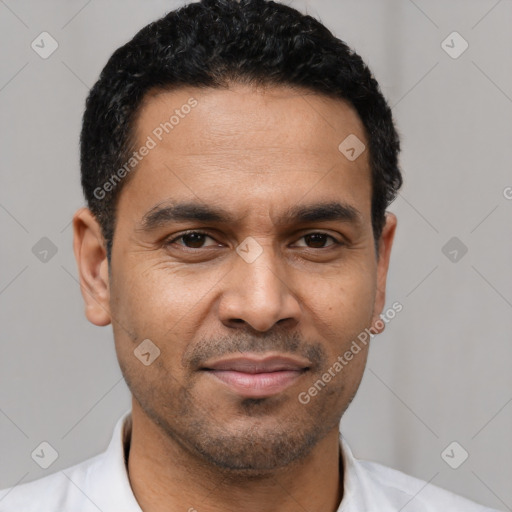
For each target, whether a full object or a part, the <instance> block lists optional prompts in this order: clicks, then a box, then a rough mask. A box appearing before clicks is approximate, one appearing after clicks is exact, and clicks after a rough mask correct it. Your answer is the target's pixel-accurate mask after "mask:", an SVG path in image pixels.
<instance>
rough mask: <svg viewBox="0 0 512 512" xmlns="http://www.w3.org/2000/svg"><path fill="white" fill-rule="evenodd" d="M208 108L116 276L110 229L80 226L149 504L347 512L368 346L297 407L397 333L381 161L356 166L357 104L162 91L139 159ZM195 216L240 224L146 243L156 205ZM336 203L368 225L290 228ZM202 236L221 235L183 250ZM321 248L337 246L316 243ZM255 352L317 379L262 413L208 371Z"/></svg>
mask: <svg viewBox="0 0 512 512" xmlns="http://www.w3.org/2000/svg"><path fill="white" fill-rule="evenodd" d="M190 97H194V98H195V99H197V101H198V105H197V106H196V107H195V108H194V109H193V110H192V111H191V112H190V114H188V115H187V116H185V117H184V118H183V119H181V120H180V123H179V125H177V126H175V128H174V130H173V131H172V132H171V133H170V134H168V135H167V136H165V137H164V139H163V140H162V141H161V142H160V143H159V144H158V145H157V147H156V148H154V149H153V150H151V151H150V152H149V154H148V155H147V156H146V157H145V158H144V159H143V160H142V161H141V162H140V163H139V164H138V167H137V169H136V171H135V172H134V173H133V174H132V175H130V177H129V179H127V182H126V183H124V187H123V189H122V192H121V194H120V197H119V202H118V208H117V224H116V229H115V235H114V242H113V250H112V261H111V266H110V274H109V263H108V260H107V258H106V252H105V249H104V247H105V244H104V240H103V238H102V236H101V230H100V227H99V225H98V223H97V222H96V220H95V218H94V216H93V215H92V214H91V212H90V211H89V210H88V209H80V210H79V211H77V212H76V214H75V216H74V220H73V228H74V236H75V238H74V251H75V256H76V259H77V263H78V267H79V274H80V282H81V286H82V293H83V297H84V301H85V313H86V316H87V318H88V319H89V321H90V322H92V323H93V324H95V325H98V326H105V325H108V324H109V323H112V326H113V332H114V339H115V346H116V351H117V356H118V360H119V364H120V367H121V370H122V372H123V375H124V377H125V379H126V381H127V383H128V386H129V388H130V390H131V392H132V395H133V399H132V436H131V446H130V452H129V461H128V472H129V478H130V482H131V486H132V489H133V492H134V494H135V497H136V499H137V500H138V502H139V504H140V506H141V508H142V509H143V510H144V511H145V512H159V511H164V510H165V511H168V510H190V509H196V510H197V511H199V512H202V511H205V512H210V511H211V512H214V511H229V510H239V509H240V504H243V509H244V510H246V511H248V512H252V511H255V512H256V511H258V512H271V511H272V512H273V511H280V512H288V511H296V510H297V509H298V508H300V509H305V510H308V511H310V512H325V511H335V510H336V509H337V507H338V506H339V503H340V500H341V499H342V495H343V486H342V483H341V482H342V475H341V474H340V470H339V468H340V450H339V422H340V419H341V417H342V415H343V413H344V411H345V410H346V408H347V407H348V405H349V403H350V402H351V400H352V399H353V397H354V395H355V393H356V391H357V388H358V386H359V384H360V381H361V378H362V375H363V371H364V367H365V363H366V358H367V350H368V349H367V347H366V348H365V347H363V350H361V352H359V353H358V354H357V355H355V356H354V358H353V359H352V360H351V361H350V363H349V364H347V366H345V367H344V369H343V371H342V372H341V373H340V374H339V375H337V376H336V377H335V378H333V379H332V380H331V381H330V382H329V383H328V384H327V386H326V387H325V388H324V389H322V390H321V391H320V392H319V393H318V395H317V396H315V397H314V398H312V400H311V401H310V403H308V404H302V403H300V401H299V400H298V398H297V397H298V394H299V393H300V392H303V391H307V390H308V388H309V387H310V386H311V385H312V384H313V383H314V382H316V381H317V380H318V379H319V378H320V377H321V376H322V374H323V373H324V372H326V371H327V369H328V368H329V367H331V366H332V364H333V363H334V362H335V361H336V359H337V357H338V356H339V355H342V354H343V353H344V352H345V351H346V350H348V349H349V347H350V345H351V343H352V341H353V340H354V339H356V337H357V335H358V334H359V333H360V332H362V331H363V330H364V329H365V328H370V327H371V326H373V325H374V324H375V322H376V321H377V320H379V314H380V313H381V312H382V311H383V307H384V302H385V288H386V275H387V270H388V263H389V256H390V250H391V245H392V242H393V237H394V232H395V227H396V218H395V216H394V215H393V214H390V213H388V214H387V216H386V225H385V227H384V230H383V233H382V236H381V238H380V240H379V244H378V252H377V253H376V250H375V241H374V237H373V231H372V224H371V179H370V168H369V163H368V151H364V152H363V153H362V155H361V156H360V157H359V158H357V159H356V160H355V161H353V162H351V161H349V160H348V159H347V158H346V157H345V156H344V155H343V154H342V153H341V152H340V151H339V150H338V146H339V144H340V143H341V141H343V140H344V139H345V138H346V137H347V136H348V135H349V134H356V136H357V137H358V138H359V139H360V140H361V141H363V142H364V143H365V144H366V143H367V139H366V136H365V132H364V129H363V125H362V123H361V121H360V119H359V117H358V116H357V114H356V112H355V111H354V110H353V109H352V108H351V107H350V106H349V105H348V104H346V103H345V102H343V101H340V100H334V99H330V98H327V97H325V96H322V95H317V94H313V93H311V92H308V91H300V90H294V89H291V88H289V87H268V88H265V89H263V88H255V87H251V86H242V85H231V86H230V87H229V88H228V89H195V88H182V89H179V90H175V91H172V92H169V91H153V92H151V94H148V95H147V96H146V98H145V101H144V104H143V106H142V107H141V109H140V111H139V115H138V117H137V119H136V133H137V139H138V142H140V144H139V145H138V146H137V147H139V146H140V145H142V144H143V143H144V141H145V140H146V138H147V136H148V135H151V133H152V131H153V130H154V129H155V127H157V126H158V125H159V124H160V123H161V122H163V121H165V120H167V119H168V118H169V116H170V115H171V114H172V113H173V112H174V110H175V109H176V108H180V106H182V105H184V104H185V103H187V101H188V100H189V98H190ZM184 200H186V201H196V202H200V203H202V204H206V205H208V206H215V207H222V208H224V209H226V210H228V211H229V212H230V213H231V214H233V216H234V217H235V221H234V222H231V223H228V224H223V223H217V222H205V221H190V220H189V221H185V222H171V223H165V224H162V225H161V226H160V227H158V228H157V229H155V230H153V231H151V232H145V231H143V230H141V229H140V227H141V221H142V219H143V217H144V214H145V213H146V212H148V211H149V210H151V209H152V208H153V207H154V206H155V205H159V204H162V203H167V202H169V201H184ZM326 201H337V202H340V203H343V204H345V205H349V206H351V207H352V208H353V209H355V210H357V212H358V216H357V218H356V219H355V220H352V221H340V220H328V221H325V220H324V221H314V222H306V223H297V222H285V223H281V222H279V216H280V215H282V214H283V212H284V211H285V210H286V209H287V208H289V207H293V206H297V205H306V204H313V203H319V202H326ZM186 230H200V231H201V232H206V234H207V235H208V236H204V237H202V238H201V237H199V239H198V238H197V237H196V238H192V239H191V238H190V237H189V238H187V237H185V238H181V239H178V240H177V241H174V242H172V243H171V242H170V240H171V239H175V238H176V237H178V236H179V235H180V234H183V232H184V231H186ZM314 233H322V234H324V235H325V236H321V235H320V236H318V235H316V237H313V238H311V237H307V236H305V235H311V234H314ZM249 236H250V237H253V238H254V239H255V240H256V241H257V243H258V244H259V245H260V247H261V248H262V250H263V252H262V253H261V254H260V256H259V257H258V258H257V259H256V260H255V261H253V262H252V263H247V262H246V261H245V260H244V259H243V258H241V257H240V256H239V255H238V253H237V252H236V251H235V249H236V247H237V246H238V245H239V244H240V243H241V242H242V241H244V240H245V238H246V237H249ZM330 237H333V238H330ZM334 242H340V244H341V245H337V244H336V243H334ZM187 245H188V247H187ZM144 339H150V340H151V341H152V342H153V343H154V344H155V345H156V346H157V347H158V348H159V349H160V355H159V357H158V358H156V359H155V360H154V362H153V363H152V364H150V365H148V366H146V365H143V364H142V363H141V361H140V360H139V359H138V358H137V357H135V355H134V350H135V349H136V348H137V346H138V345H139V344H140V343H141V342H142V341H143V340H144ZM240 353H242V354H248V353H253V354H254V353H256V354H260V355H261V354H262V353H265V354H288V355H296V356H300V357H303V358H306V359H308V361H309V362H310V363H311V364H310V368H309V370H308V371H306V372H304V373H303V374H302V375H300V376H299V377H298V378H297V379H296V380H295V381H294V383H293V384H292V385H291V386H290V387H288V388H287V389H285V390H284V391H282V392H280V393H278V394H276V395H273V396H269V397H265V398H261V399H258V400H249V399H247V398H246V397H243V396H241V395H240V394H237V393H236V392H234V391H233V390H232V389H230V388H228V387H227V386H226V385H225V384H224V383H221V382H219V381H218V380H217V379H215V378H214V377H212V376H211V375H210V374H209V373H208V372H205V371H202V370H200V369H199V368H200V366H201V364H204V363H205V362H206V361H207V360H209V359H211V358H212V357H218V356H227V355H233V354H240Z"/></svg>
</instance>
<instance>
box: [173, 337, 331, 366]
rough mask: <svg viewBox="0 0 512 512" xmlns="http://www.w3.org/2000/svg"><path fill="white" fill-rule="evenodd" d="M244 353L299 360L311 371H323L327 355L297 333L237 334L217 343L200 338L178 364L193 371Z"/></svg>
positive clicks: (213, 340) (216, 340)
mask: <svg viewBox="0 0 512 512" xmlns="http://www.w3.org/2000/svg"><path fill="white" fill-rule="evenodd" d="M243 352H254V353H264V352H280V353H283V354H289V355H298V356H302V357H304V358H306V359H308V360H309V361H310V362H311V370H312V371H318V369H320V368H324V367H325V365H326V362H327V354H326V352H325V349H324V348H323V346H322V344H321V343H311V342H308V341H306V340H304V338H303V337H302V336H301V335H300V334H299V333H296V332H295V333H282V332H274V333H272V334H265V335H261V336H255V335H251V334H249V333H242V334H241V333H237V335H236V336H224V337H219V338H216V339H212V338H210V337H208V338H201V339H200V340H199V341H198V342H197V343H195V344H193V345H191V346H189V348H187V350H185V352H184V354H183V356H182V360H181V363H182V365H183V366H184V367H185V368H188V369H189V370H192V371H195V370H198V369H199V368H201V367H202V366H204V364H205V363H206V361H208V360H210V359H213V358H216V359H217V358H222V357H227V356H231V355H235V354H240V353H243Z"/></svg>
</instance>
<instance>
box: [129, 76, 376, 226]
mask: <svg viewBox="0 0 512 512" xmlns="http://www.w3.org/2000/svg"><path fill="white" fill-rule="evenodd" d="M135 135H136V137H135V139H136V144H135V149H136V150H137V149H142V148H143V147H144V146H146V147H148V148H150V149H149V150H147V151H140V152H139V153H142V152H144V153H145V155H144V156H143V157H141V158H140V161H138V162H137V165H136V168H135V171H134V173H133V175H132V176H131V177H130V178H131V179H130V180H129V181H128V183H126V186H125V189H124V190H123V193H122V194H121V198H120V207H121V203H123V202H124V203H125V204H129V205H130V209H131V210H132V211H134V212H135V211H137V212H138V213H139V214H140V213H145V212H146V211H147V210H148V209H150V208H151V207H153V206H154V205H156V204H159V203H163V202H166V201H169V200H173V199H196V200H199V201H202V202H206V203H209V204H217V205H221V204H222V205H224V207H226V205H231V206H232V207H233V208H238V209H239V213H240V214H241V215H242V214H243V215H248V214H249V212H253V213H255V214H258V212H259V213H261V214H263V215H266V216H268V215H269V213H270V212H272V211H276V212H277V210H279V205H280V204H282V203H283V200H284V199H285V198H286V199H289V200H290V201H292V202H296V201H300V199H301V197H304V196H305V195H307V196H308V197H307V199H308V202H311V201H313V200H318V199H322V200H338V199H340V198H341V199H343V201H344V202H345V203H348V204H350V203H351V202H352V203H354V202H358V203H359V206H360V209H362V210H364V209H365V208H367V207H368V208H369V205H370V189H371V183H370V170H369V164H368V155H367V151H363V153H362V154H361V155H360V157H359V158H357V159H356V160H353V161H351V160H349V159H348V158H347V157H346V156H345V155H344V154H343V153H342V152H341V151H340V149H339V146H340V144H341V143H342V142H343V141H344V140H345V139H347V137H354V136H355V137H357V139H358V140H359V141H360V142H361V144H366V137H365V132H364V127H363V125H362V122H361V120H360V119H359V117H358V115H357V113H356V112H355V110H354V109H353V108H352V107H351V106H350V105H349V104H347V103H346V102H344V101H341V100H336V99H332V98H329V97H327V96H324V95H319V94H314V93H312V92H310V91H307V90H301V89H292V88H290V87H284V86H279V87H266V88H255V87H254V86H245V85H244V86H242V85H232V86H230V87H229V88H228V89H211V88H207V89H204V88H203V89H200V88H192V87H186V88H185V87H184V88H180V89H176V90H173V91H162V90H154V91H151V92H150V93H148V94H147V96H146V97H145V99H144V101H143V103H142V105H141V107H140V109H139V111H138V114H137V117H136V120H135ZM349 140H352V139H349ZM361 203H363V204H361ZM287 207H289V205H287ZM143 210H144V212H143ZM139 218H140V215H139Z"/></svg>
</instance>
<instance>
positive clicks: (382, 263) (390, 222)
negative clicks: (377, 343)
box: [372, 212, 397, 333]
mask: <svg viewBox="0 0 512 512" xmlns="http://www.w3.org/2000/svg"><path fill="white" fill-rule="evenodd" d="M396 224H397V220H396V216H395V215H394V214H393V213H390V212H386V223H385V224H384V228H383V229H382V235H381V237H380V240H379V250H378V260H377V291H376V294H375V303H374V309H373V318H372V331H374V332H376V333H381V332H382V331H383V330H384V328H385V324H384V322H382V321H379V320H380V314H381V313H382V310H383V309H384V304H385V303H386V280H387V276H388V268H389V259H390V256H391V246H392V245H393V240H394V238H395V231H396ZM377 326H379V327H377Z"/></svg>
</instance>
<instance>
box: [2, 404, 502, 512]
mask: <svg viewBox="0 0 512 512" xmlns="http://www.w3.org/2000/svg"><path fill="white" fill-rule="evenodd" d="M129 415H130V411H127V412H125V413H124V414H123V416H121V418H120V419H119V420H118V422H117V424H116V426H115V428H114V433H113V436H112V439H111V441H110V444H109V446H108V448H107V450H106V451H105V452H103V453H101V454H99V455H96V456H95V457H92V458H90V459H87V460H85V461H83V462H81V463H79V464H76V465H75V466H72V467H70V468H67V469H64V470H62V471H58V472H57V473H53V474H51V475H48V476H46V477H43V478H40V479H38V480H35V481H33V482H28V483H24V484H20V485H17V486H15V487H11V488H9V489H4V490H3V491H0V512H98V511H100V512H142V509H141V508H140V506H139V504H138V503H137V500H136V499H135V496H134V495H133V492H132V489H131V487H130V481H129V479H128V473H127V469H126V462H125V460H126V459H125V453H126V452H125V449H126V447H127V444H128V441H129V439H130V435H131V430H130V428H129V424H127V421H128V420H129ZM340 447H341V450H342V454H343V467H344V477H343V478H344V481H343V499H342V501H341V504H340V506H339V508H338V512H399V511H400V512H458V511H460V512H497V511H495V510H493V509H490V508H486V507H483V506H481V505H478V504H476V503H474V502H472V501H469V500H467V499H465V498H462V497H460V496H457V495H455V494H453V493H451V492H449V491H445V490H443V489H441V488H439V487H436V486H434V485H431V484H428V483H427V482H424V481H423V480H419V479H417V478H413V477H411V476H408V475H406V474H404V473H401V472H400V471H396V470H394V469H391V468H388V467H385V466H382V465H380V464H377V463H374V462H367V461H360V460H357V459H355V458H354V456H353V455H352V452H351V450H350V448H349V446H348V445H347V444H346V442H345V441H344V440H343V439H340ZM186 508H187V507H186ZM186 508H184V510H185V509H186Z"/></svg>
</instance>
